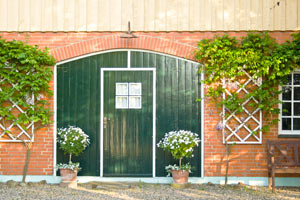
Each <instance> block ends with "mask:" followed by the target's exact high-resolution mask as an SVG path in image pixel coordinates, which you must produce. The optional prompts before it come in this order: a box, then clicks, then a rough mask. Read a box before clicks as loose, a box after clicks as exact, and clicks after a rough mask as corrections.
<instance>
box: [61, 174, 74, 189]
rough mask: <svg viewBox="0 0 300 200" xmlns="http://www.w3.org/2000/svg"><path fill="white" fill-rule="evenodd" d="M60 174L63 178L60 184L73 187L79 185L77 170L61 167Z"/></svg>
mask: <svg viewBox="0 0 300 200" xmlns="http://www.w3.org/2000/svg"><path fill="white" fill-rule="evenodd" d="M60 176H61V179H62V182H61V183H60V186H63V187H73V188H76V187H77V170H71V169H60Z"/></svg>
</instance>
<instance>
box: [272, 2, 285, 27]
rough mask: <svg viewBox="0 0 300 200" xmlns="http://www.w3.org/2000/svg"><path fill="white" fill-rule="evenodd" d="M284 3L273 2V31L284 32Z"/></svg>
mask: <svg viewBox="0 0 300 200" xmlns="http://www.w3.org/2000/svg"><path fill="white" fill-rule="evenodd" d="M285 3H286V2H285V1H280V2H279V5H278V1H277V0H274V1H273V8H274V30H284V29H285V17H286V16H285Z"/></svg>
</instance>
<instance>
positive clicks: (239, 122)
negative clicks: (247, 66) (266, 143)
mask: <svg viewBox="0 0 300 200" xmlns="http://www.w3.org/2000/svg"><path fill="white" fill-rule="evenodd" d="M242 72H243V73H244V75H243V76H242V78H241V79H239V80H238V81H235V82H234V83H231V85H228V84H226V82H225V81H223V87H224V88H225V93H223V98H224V99H226V98H228V97H229V96H232V94H233V92H235V93H237V94H238V96H239V97H245V96H246V95H247V94H249V91H251V90H253V89H255V87H258V86H260V85H261V81H262V79H261V78H258V79H254V78H253V77H252V76H251V75H249V73H247V72H246V71H245V70H242ZM232 85H233V86H232ZM257 104H258V101H257V100H256V99H255V98H253V97H250V98H248V99H246V100H245V101H244V102H243V103H242V108H243V112H239V113H238V112H237V111H236V110H230V109H228V108H226V107H225V106H223V126H224V128H223V143H225V141H227V142H228V143H229V144H233V143H236V144H261V142H262V132H261V128H262V112H261V110H260V109H259V108H258V107H257V106H256V105H257Z"/></svg>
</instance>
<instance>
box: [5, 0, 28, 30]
mask: <svg viewBox="0 0 300 200" xmlns="http://www.w3.org/2000/svg"><path fill="white" fill-rule="evenodd" d="M1 7H2V6H1V5H0V9H1ZM29 9H30V0H23V1H19V31H28V30H29V29H30V27H29V25H30V13H29ZM1 12H2V11H1V10H0V13H1ZM0 15H1V14H0ZM0 19H1V20H0V23H1V21H2V19H3V18H2V17H1V16H0Z"/></svg>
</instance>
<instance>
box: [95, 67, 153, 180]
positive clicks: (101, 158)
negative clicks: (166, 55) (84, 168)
mask: <svg viewBox="0 0 300 200" xmlns="http://www.w3.org/2000/svg"><path fill="white" fill-rule="evenodd" d="M106 71H152V73H153V74H152V77H153V80H152V81H153V96H152V98H153V106H152V115H153V119H152V123H153V127H152V138H153V141H152V176H153V177H155V171H156V169H155V157H156V156H155V152H156V151H155V148H156V68H101V72H100V73H101V74H100V76H101V85H100V90H101V91H100V177H103V119H104V78H103V77H104V72H106Z"/></svg>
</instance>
